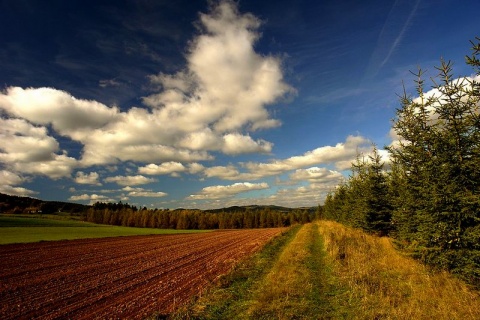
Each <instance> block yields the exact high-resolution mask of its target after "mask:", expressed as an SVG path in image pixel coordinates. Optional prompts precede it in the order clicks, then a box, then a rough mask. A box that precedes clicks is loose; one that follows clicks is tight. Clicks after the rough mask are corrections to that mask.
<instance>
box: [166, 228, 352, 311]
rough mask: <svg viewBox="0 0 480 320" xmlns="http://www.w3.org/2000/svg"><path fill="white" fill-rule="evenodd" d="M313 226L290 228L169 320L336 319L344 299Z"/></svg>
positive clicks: (321, 242)
mask: <svg viewBox="0 0 480 320" xmlns="http://www.w3.org/2000/svg"><path fill="white" fill-rule="evenodd" d="M325 261H326V251H325V248H324V243H323V239H322V237H321V236H320V233H319V229H318V225H317V224H307V225H304V226H301V227H299V226H297V227H296V228H295V229H291V230H290V231H289V232H288V233H286V234H284V235H283V236H282V237H279V238H277V239H275V240H274V241H273V242H272V243H270V244H269V245H267V246H266V247H265V248H264V249H263V250H262V251H261V252H260V253H258V254H257V255H255V256H254V257H252V258H251V259H249V260H248V261H246V262H245V263H243V264H242V265H240V266H239V267H238V268H237V269H236V270H234V271H233V272H232V273H231V274H229V275H228V276H226V277H225V278H223V279H222V281H221V283H220V284H219V285H218V286H216V287H214V288H212V289H210V290H209V291H208V292H206V293H205V294H204V295H203V296H202V297H200V298H198V300H197V301H196V302H195V303H193V304H192V305H190V306H187V307H185V308H183V309H181V310H179V311H178V312H177V313H176V314H175V315H173V316H172V317H171V318H173V319H333V318H335V319H339V318H343V315H344V312H345V309H342V308H337V306H336V305H334V304H333V303H332V301H334V297H335V296H337V295H338V294H344V292H345V290H341V288H340V286H339V284H338V283H337V282H336V281H335V278H333V275H332V269H331V268H330V267H329V266H328V265H325Z"/></svg>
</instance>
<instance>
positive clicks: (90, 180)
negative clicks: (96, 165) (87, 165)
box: [75, 171, 102, 186]
mask: <svg viewBox="0 0 480 320" xmlns="http://www.w3.org/2000/svg"><path fill="white" fill-rule="evenodd" d="M99 177H100V176H99V174H98V173H96V172H90V173H88V174H87V173H84V172H82V171H78V172H77V174H76V175H75V182H76V183H78V184H91V185H96V186H101V185H102V184H101V183H100V181H99V180H98V179H99Z"/></svg>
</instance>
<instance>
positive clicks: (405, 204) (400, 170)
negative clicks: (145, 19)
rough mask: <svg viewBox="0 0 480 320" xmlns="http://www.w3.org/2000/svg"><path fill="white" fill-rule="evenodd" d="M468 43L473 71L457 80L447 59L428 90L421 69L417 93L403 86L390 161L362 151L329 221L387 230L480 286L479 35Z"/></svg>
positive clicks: (330, 207)
mask: <svg viewBox="0 0 480 320" xmlns="http://www.w3.org/2000/svg"><path fill="white" fill-rule="evenodd" d="M471 43H472V46H473V53H472V55H471V56H467V57H466V63H467V64H468V65H470V66H471V67H472V69H473V74H474V76H472V77H463V78H454V76H453V68H452V63H451V62H450V61H443V60H442V61H441V63H440V65H439V66H438V67H436V69H437V71H438V76H437V77H436V78H435V79H432V82H433V86H432V89H434V91H426V90H425V81H424V79H423V75H424V71H423V70H421V69H419V70H418V71H417V72H415V73H414V75H415V76H416V80H414V81H415V87H416V94H415V98H412V97H411V96H409V95H407V93H406V92H405V90H404V93H403V94H402V95H401V96H400V107H399V108H398V109H397V112H396V117H395V119H394V121H393V129H394V131H395V133H396V135H397V136H398V137H399V141H398V142H396V143H395V144H392V145H391V146H389V147H386V149H387V150H388V153H389V157H390V162H389V163H388V165H386V164H385V163H384V162H382V160H381V158H380V155H379V152H378V150H377V148H376V147H374V148H373V153H372V154H371V155H369V156H362V155H359V156H358V157H357V160H356V161H355V162H354V163H353V164H352V174H351V175H350V177H349V178H348V179H347V180H346V181H345V182H344V183H343V184H342V185H340V186H338V187H337V188H336V189H335V190H334V191H333V192H332V193H330V194H329V195H328V196H327V198H326V201H325V205H324V218H327V219H334V220H337V221H340V222H342V223H345V224H347V225H351V226H354V227H359V228H363V229H365V230H367V231H369V232H372V233H377V234H380V235H390V236H392V237H393V238H394V239H396V243H397V244H399V245H400V246H403V247H405V248H408V249H409V250H411V251H412V252H414V255H415V256H416V257H418V258H420V259H422V260H423V261H424V262H426V263H428V264H430V265H433V266H436V267H440V268H443V269H448V270H450V271H451V272H453V273H455V274H458V275H460V276H461V277H462V278H464V279H465V280H467V281H468V282H470V283H473V284H476V285H477V286H479V287H480V285H479V284H480V83H479V82H478V77H479V76H480V61H479V59H478V57H479V55H480V38H478V37H477V38H476V41H475V42H471ZM475 77H476V78H477V80H475ZM427 93H428V94H427ZM432 93H433V94H432Z"/></svg>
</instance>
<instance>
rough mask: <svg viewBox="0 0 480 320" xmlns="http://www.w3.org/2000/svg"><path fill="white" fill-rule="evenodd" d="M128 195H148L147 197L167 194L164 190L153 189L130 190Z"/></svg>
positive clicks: (158, 196)
mask: <svg viewBox="0 0 480 320" xmlns="http://www.w3.org/2000/svg"><path fill="white" fill-rule="evenodd" d="M128 195H129V196H130V197H148V198H161V197H165V196H167V195H168V194H167V193H165V192H161V191H159V192H155V191H131V192H129V193H128Z"/></svg>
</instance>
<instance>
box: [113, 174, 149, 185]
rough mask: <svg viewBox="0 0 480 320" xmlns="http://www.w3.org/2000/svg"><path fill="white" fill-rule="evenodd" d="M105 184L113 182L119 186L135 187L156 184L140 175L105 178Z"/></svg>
mask: <svg viewBox="0 0 480 320" xmlns="http://www.w3.org/2000/svg"><path fill="white" fill-rule="evenodd" d="M104 181H105V182H115V183H117V184H118V185H121V186H136V185H140V184H148V183H152V182H156V181H157V180H156V179H153V178H147V177H144V176H142V175H137V176H115V177H108V178H105V180H104Z"/></svg>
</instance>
